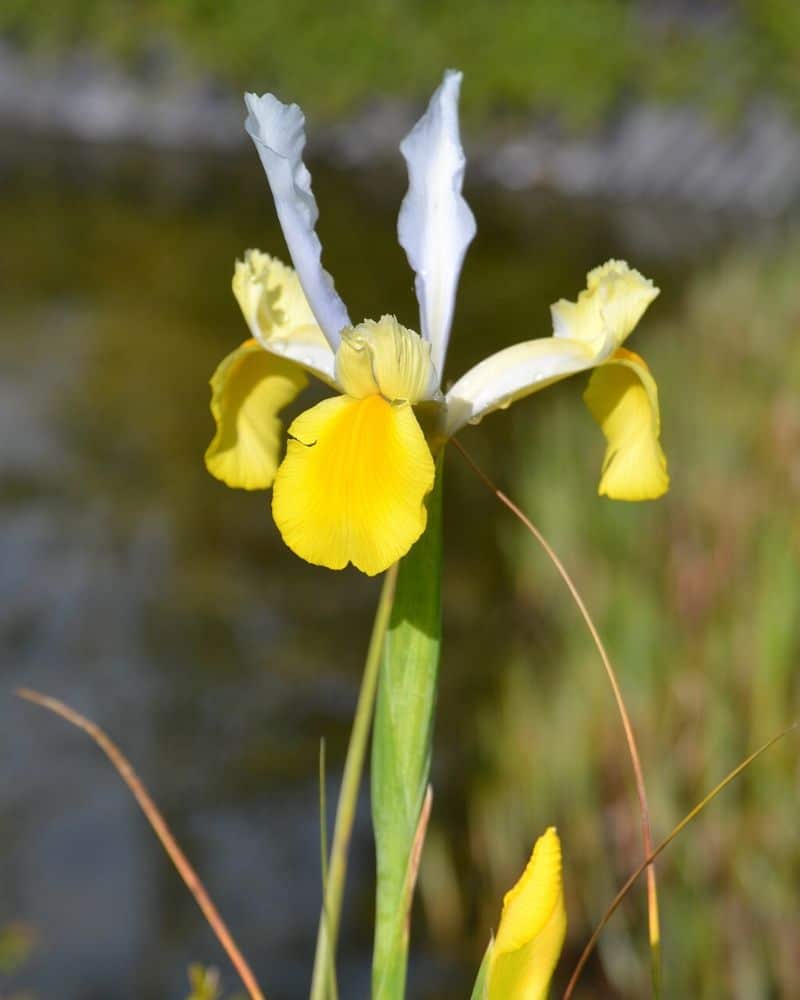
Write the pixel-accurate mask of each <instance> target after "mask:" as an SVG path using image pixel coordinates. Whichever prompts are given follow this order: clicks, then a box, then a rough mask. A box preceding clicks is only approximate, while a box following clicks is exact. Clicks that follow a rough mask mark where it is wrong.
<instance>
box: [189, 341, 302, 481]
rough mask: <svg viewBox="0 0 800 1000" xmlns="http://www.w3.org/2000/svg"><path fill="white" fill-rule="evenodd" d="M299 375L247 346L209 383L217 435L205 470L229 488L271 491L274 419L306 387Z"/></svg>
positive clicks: (277, 425)
mask: <svg viewBox="0 0 800 1000" xmlns="http://www.w3.org/2000/svg"><path fill="white" fill-rule="evenodd" d="M307 384H308V379H307V378H306V376H305V374H304V372H303V370H302V369H301V368H300V367H299V366H298V365H296V364H294V363H293V362H291V361H286V360H284V359H283V358H278V357H275V356H274V355H272V354H269V353H268V352H267V351H265V350H264V348H263V347H262V346H261V345H260V344H259V343H258V341H256V340H246V341H245V342H244V343H243V344H242V345H241V346H240V347H238V348H237V349H236V350H235V351H233V352H232V353H231V354H229V355H228V356H227V357H226V358H225V359H224V360H223V361H222V362H221V363H220V365H219V366H218V367H217V370H216V371H215V372H214V374H213V376H212V378H211V413H212V414H213V416H214V420H215V421H216V424H217V433H216V435H215V436H214V440H213V441H212V442H211V444H210V445H209V446H208V450H207V451H206V456H205V458H206V468H207V469H208V471H209V472H210V473H211V475H212V476H216V478H217V479H221V480H222V482H223V483H226V484H227V485H228V486H235V487H240V488H241V489H245V490H263V489H267V487H269V486H271V485H272V481H273V479H274V478H275V473H276V471H277V468H278V460H279V456H280V446H281V431H282V428H283V425H282V423H281V421H280V420H279V419H278V416H277V414H278V413H279V412H280V410H282V409H283V407H284V406H286V405H287V404H289V403H291V401H292V400H293V399H294V398H295V396H296V395H297V394H298V393H299V392H300V391H301V390H302V389H304V388H305V387H306V385H307Z"/></svg>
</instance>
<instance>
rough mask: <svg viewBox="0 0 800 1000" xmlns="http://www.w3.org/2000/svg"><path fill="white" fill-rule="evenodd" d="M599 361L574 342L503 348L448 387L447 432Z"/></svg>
mask: <svg viewBox="0 0 800 1000" xmlns="http://www.w3.org/2000/svg"><path fill="white" fill-rule="evenodd" d="M597 363H598V354H597V352H596V351H595V350H594V349H593V348H592V346H591V344H587V343H585V342H583V341H579V340H567V339H566V338H565V337H542V338H540V339H539V340H528V341H526V342H525V343H522V344H514V346H513V347H506V348H505V350H503V351H498V352H497V354H492V355H490V356H489V357H488V358H486V359H485V360H484V361H481V362H480V363H479V364H477V365H475V367H474V368H471V369H470V370H469V371H468V372H467V373H466V375H464V376H462V377H461V378H460V379H459V380H458V382H456V384H455V385H454V386H453V387H452V388H451V389H450V390H449V392H448V393H447V396H446V397H445V399H446V403H447V426H446V433H447V436H448V437H451V436H452V435H453V434H455V433H456V432H457V431H459V430H460V429H461V428H462V427H463V426H464V425H465V424H468V423H471V424H476V423H478V421H479V420H481V419H482V418H483V417H484V416H486V414H487V413H491V411H492V410H503V409H505V408H506V407H507V406H510V405H511V403H513V402H514V401H515V400H517V399H522V398H523V397H524V396H529V395H530V394H531V393H533V392H538V390H539V389H544V388H545V386H548V385H551V384H552V383H553V382H557V381H558V380H559V379H562V378H566V377H567V376H568V375H574V374H575V373H576V372H580V371H585V370H586V369H587V368H592V367H593V366H594V365H596V364H597Z"/></svg>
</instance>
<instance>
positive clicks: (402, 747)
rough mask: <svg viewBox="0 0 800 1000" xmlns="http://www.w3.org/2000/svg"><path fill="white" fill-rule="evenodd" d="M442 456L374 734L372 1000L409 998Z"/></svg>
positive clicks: (400, 584) (434, 650)
mask: <svg viewBox="0 0 800 1000" xmlns="http://www.w3.org/2000/svg"><path fill="white" fill-rule="evenodd" d="M441 504H442V455H441V453H440V455H439V457H438V460H437V468H436V480H435V485H434V488H433V491H432V492H431V494H430V496H429V497H428V504H427V507H428V522H427V528H426V530H425V533H424V534H423V536H422V537H421V538H420V540H419V541H418V542H417V544H416V545H415V546H414V547H413V548H412V549H411V551H410V552H409V554H408V555H407V556H406V557H405V558H404V559H403V560H402V561H401V562H400V565H399V570H398V576H397V591H396V594H395V601H394V607H393V609H392V615H391V620H390V623H389V628H388V631H387V633H386V641H385V643H384V648H383V658H382V662H381V669H380V677H379V680H378V696H377V704H376V709H375V725H374V729H373V740H372V775H371V778H372V819H373V826H374V829H375V852H376V860H377V889H376V905H375V945H374V952H373V965H372V997H373V1000H402V997H403V996H404V994H405V983H406V965H407V961H408V937H409V922H410V920H409V913H410V908H411V902H412V897H413V891H414V883H415V881H416V869H417V865H418V862H419V853H420V850H421V847H422V839H423V837H424V829H425V820H426V819H427V815H426V803H428V807H429V802H430V799H429V788H428V778H429V774H430V762H431V745H432V739H433V725H434V715H435V708H436V685H437V678H438V668H439V650H440V642H441V562H442V518H441Z"/></svg>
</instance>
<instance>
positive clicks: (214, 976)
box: [186, 965, 246, 1000]
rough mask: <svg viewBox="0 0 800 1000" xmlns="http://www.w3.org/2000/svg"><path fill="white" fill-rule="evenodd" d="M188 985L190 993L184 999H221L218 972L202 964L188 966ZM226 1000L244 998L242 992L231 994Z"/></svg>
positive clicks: (241, 999) (240, 999)
mask: <svg viewBox="0 0 800 1000" xmlns="http://www.w3.org/2000/svg"><path fill="white" fill-rule="evenodd" d="M189 986H190V988H191V991H192V992H191V993H190V994H189V996H188V997H187V998H186V1000H223V993H222V987H221V986H220V982H219V972H218V971H217V970H216V969H210V968H206V967H205V966H204V965H190V966H189ZM228 1000H246V997H245V995H244V994H243V993H237V994H236V995H235V996H234V995H231V996H230V997H229V998H228Z"/></svg>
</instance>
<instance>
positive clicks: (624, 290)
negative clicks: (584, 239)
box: [550, 260, 659, 351]
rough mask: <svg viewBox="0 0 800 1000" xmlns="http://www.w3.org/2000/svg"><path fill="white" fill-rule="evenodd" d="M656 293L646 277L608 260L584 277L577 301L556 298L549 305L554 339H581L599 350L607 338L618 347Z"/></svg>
mask: <svg viewBox="0 0 800 1000" xmlns="http://www.w3.org/2000/svg"><path fill="white" fill-rule="evenodd" d="M658 294H659V290H658V289H657V288H656V287H655V285H654V284H653V282H652V281H650V279H649V278H645V277H644V275H642V274H640V273H639V272H638V271H636V270H634V269H633V268H632V267H629V266H628V265H627V264H626V263H625V261H624V260H609V261H606V263H605V264H603V265H601V266H600V267H596V268H594V270H592V271H590V272H589V273H588V274H587V275H586V288H585V289H584V290H583V291H582V292H581V293H580V294H579V295H578V300H577V302H569V301H568V300H567V299H559V301H558V302H555V303H554V304H553V305H552V306H550V312H551V315H552V317H553V332H554V334H555V336H556V337H566V338H568V339H569V340H581V341H583V342H584V343H588V344H592V345H593V347H594V348H595V349H596V350H597V351H602V350H603V349H604V346H605V344H606V342H607V341H608V340H609V338H610V342H611V345H612V346H613V347H619V346H620V344H622V342H623V341H624V340H625V338H626V337H627V336H628V335H629V334H630V333H631V331H632V330H633V328H634V327H635V326H636V324H637V323H638V322H639V320H640V319H641V318H642V316H643V315H644V312H645V310H646V309H647V307H648V306H649V305H650V303H651V302H652V301H653V299H655V298H656V296H657V295H658Z"/></svg>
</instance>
